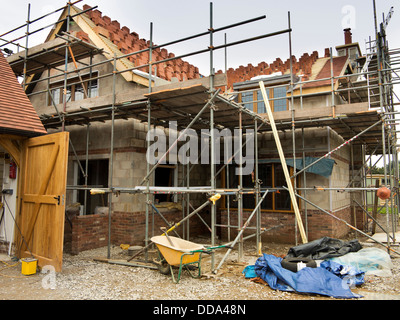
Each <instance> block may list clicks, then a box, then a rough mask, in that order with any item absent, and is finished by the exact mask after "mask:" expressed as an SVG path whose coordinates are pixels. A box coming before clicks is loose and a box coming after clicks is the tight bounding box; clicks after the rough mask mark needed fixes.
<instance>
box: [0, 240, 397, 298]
mask: <svg viewBox="0 0 400 320" xmlns="http://www.w3.org/2000/svg"><path fill="white" fill-rule="evenodd" d="M197 240H198V241H196V242H197V243H205V242H201V241H202V240H204V239H197ZM359 241H360V242H361V243H362V244H363V247H366V245H367V246H376V247H377V248H380V249H384V248H383V247H382V246H380V245H377V244H370V243H369V244H366V243H365V242H362V239H359ZM290 247H291V246H290V245H282V244H263V252H264V253H267V254H274V255H276V256H284V255H286V254H287V252H288V250H289V248H290ZM393 248H394V250H398V247H393ZM107 250H108V249H107V247H104V248H99V249H95V250H89V251H85V252H82V253H80V254H79V255H70V254H66V253H65V254H64V258H63V270H62V272H60V273H54V272H53V271H52V270H46V269H43V270H41V271H39V270H38V272H37V273H36V274H34V275H30V276H25V275H23V274H22V273H21V263H20V262H18V261H14V260H13V259H12V258H10V257H8V256H7V255H0V300H199V301H201V300H232V301H233V300H235V301H240V300H337V299H334V298H332V297H326V296H320V295H311V294H299V293H296V292H283V291H276V290H273V289H271V288H270V287H269V286H268V285H267V284H262V283H258V282H255V281H252V280H250V279H246V278H245V277H244V275H243V274H242V271H243V270H244V268H245V267H246V266H247V265H253V264H254V263H255V261H256V260H257V258H258V257H257V256H256V254H255V246H254V244H247V243H246V245H245V254H244V257H243V259H241V260H240V261H237V257H238V255H237V251H236V250H233V251H232V252H231V254H230V255H229V256H228V258H227V259H226V260H225V263H224V264H223V265H222V267H221V268H220V269H219V271H218V272H217V274H212V273H211V272H210V271H211V269H210V262H211V257H210V256H208V255H203V257H204V258H203V260H202V275H203V276H202V277H201V278H200V279H194V278H191V277H190V276H189V275H188V274H187V273H184V274H183V275H182V278H181V280H180V282H179V283H178V284H175V283H173V282H172V278H171V276H170V275H163V274H161V273H160V271H159V270H158V269H150V268H145V267H132V266H125V265H119V264H114V263H107V262H100V261H98V260H97V258H106V257H107ZM384 250H385V252H386V249H384ZM127 252H128V251H126V250H122V249H121V248H120V247H118V246H114V247H112V248H111V259H113V261H116V260H122V261H126V260H127V259H129V255H128V253H127ZM225 252H226V249H218V250H217V251H215V265H218V264H219V262H220V261H221V259H222V258H223V256H224V255H225ZM154 253H155V250H152V251H150V253H149V254H150V256H151V255H152V254H154ZM391 258H392V262H393V269H392V270H391V271H392V276H391V277H377V276H366V277H365V283H364V284H363V285H361V286H360V287H357V288H354V289H352V291H353V292H354V293H358V294H361V295H363V298H360V299H357V300H399V299H400V255H397V254H391ZM131 262H133V261H131Z"/></svg>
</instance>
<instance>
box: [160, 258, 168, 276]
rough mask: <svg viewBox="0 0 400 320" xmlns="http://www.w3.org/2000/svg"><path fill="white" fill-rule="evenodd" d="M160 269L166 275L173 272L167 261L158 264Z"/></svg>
mask: <svg viewBox="0 0 400 320" xmlns="http://www.w3.org/2000/svg"><path fill="white" fill-rule="evenodd" d="M158 270H160V272H161V273H162V274H164V275H169V274H170V273H171V268H170V266H169V264H168V262H167V261H165V260H164V261H161V263H160V264H159V265H158Z"/></svg>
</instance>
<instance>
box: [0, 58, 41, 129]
mask: <svg viewBox="0 0 400 320" xmlns="http://www.w3.org/2000/svg"><path fill="white" fill-rule="evenodd" d="M0 133H1V134H15V135H22V136H29V137H31V136H38V135H42V134H46V133H47V132H46V130H45V128H44V127H43V125H42V122H41V121H40V119H39V116H38V115H37V113H36V111H35V109H34V108H33V106H32V104H31V102H30V101H29V99H28V97H27V96H26V94H25V92H24V90H23V89H22V87H21V84H20V83H19V82H18V80H17V78H16V76H15V74H14V72H13V71H12V69H11V67H10V65H9V64H8V62H7V60H6V59H5V57H4V56H3V54H2V53H1V52H0Z"/></svg>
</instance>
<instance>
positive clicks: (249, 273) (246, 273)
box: [242, 265, 258, 279]
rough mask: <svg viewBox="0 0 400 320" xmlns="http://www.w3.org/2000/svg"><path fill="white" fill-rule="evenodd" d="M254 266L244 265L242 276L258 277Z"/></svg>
mask: <svg viewBox="0 0 400 320" xmlns="http://www.w3.org/2000/svg"><path fill="white" fill-rule="evenodd" d="M254 268H255V266H254V265H250V266H246V268H244V270H243V271H242V273H243V274H244V277H245V278H246V279H253V278H257V277H258V275H257V273H256V271H255V270H254Z"/></svg>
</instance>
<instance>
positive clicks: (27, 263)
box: [21, 258, 37, 276]
mask: <svg viewBox="0 0 400 320" xmlns="http://www.w3.org/2000/svg"><path fill="white" fill-rule="evenodd" d="M21 264H22V265H21V273H22V274H23V275H25V276H29V275H32V274H35V273H36V268H37V259H33V258H25V259H21Z"/></svg>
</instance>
